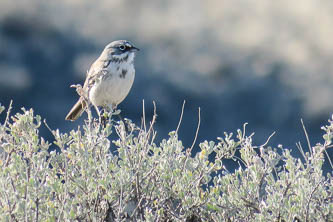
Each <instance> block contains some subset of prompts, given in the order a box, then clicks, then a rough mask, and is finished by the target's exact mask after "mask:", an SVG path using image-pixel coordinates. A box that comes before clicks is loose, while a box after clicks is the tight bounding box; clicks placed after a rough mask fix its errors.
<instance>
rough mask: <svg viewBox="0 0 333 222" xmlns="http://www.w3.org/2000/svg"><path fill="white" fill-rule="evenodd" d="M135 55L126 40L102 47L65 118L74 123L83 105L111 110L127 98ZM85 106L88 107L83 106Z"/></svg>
mask: <svg viewBox="0 0 333 222" xmlns="http://www.w3.org/2000/svg"><path fill="white" fill-rule="evenodd" d="M137 51H139V49H138V48H136V47H135V46H133V44H132V43H130V42H129V41H127V40H117V41H114V42H111V43H110V44H108V45H107V46H105V48H104V50H103V52H102V53H101V55H100V56H99V57H98V59H97V60H96V61H95V62H94V63H93V64H92V65H91V67H90V69H89V71H88V72H87V76H86V80H85V82H84V85H83V87H82V88H81V91H82V94H83V95H81V94H80V93H79V94H80V96H81V97H80V99H79V100H78V101H77V103H76V104H75V105H74V106H73V108H72V109H71V110H70V111H69V113H68V114H67V116H66V118H65V119H66V120H71V121H75V120H76V119H77V118H79V117H80V116H81V115H82V113H83V111H84V110H85V109H86V107H87V105H88V106H89V105H91V104H92V105H93V106H94V107H95V108H96V111H97V112H98V115H100V113H99V110H98V107H103V108H109V109H111V110H113V109H115V108H116V107H117V105H118V104H119V103H121V102H122V101H123V100H124V99H125V98H126V96H127V95H128V93H129V91H130V89H131V87H132V85H133V81H134V77H135V69H134V57H135V53H136V52H137ZM87 103H88V104H87Z"/></svg>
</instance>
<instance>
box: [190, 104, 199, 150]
mask: <svg viewBox="0 0 333 222" xmlns="http://www.w3.org/2000/svg"><path fill="white" fill-rule="evenodd" d="M200 122H201V117H200V107H199V112H198V126H197V130H196V132H195V137H194V140H193V143H192V146H191V148H190V152H192V149H193V147H194V145H195V142H196V141H197V138H198V134H199V129H200Z"/></svg>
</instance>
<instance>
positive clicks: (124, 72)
mask: <svg viewBox="0 0 333 222" xmlns="http://www.w3.org/2000/svg"><path fill="white" fill-rule="evenodd" d="M126 74H127V69H122V70H121V74H120V75H119V77H120V78H122V79H124V78H125V76H126Z"/></svg>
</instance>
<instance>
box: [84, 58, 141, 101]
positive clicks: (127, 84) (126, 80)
mask: <svg viewBox="0 0 333 222" xmlns="http://www.w3.org/2000/svg"><path fill="white" fill-rule="evenodd" d="M102 71H104V72H105V73H104V74H103V75H102V76H101V77H100V78H99V80H98V81H96V83H95V84H94V85H93V86H92V88H91V89H90V92H89V99H90V101H91V102H92V104H93V105H95V106H110V105H112V106H116V105H118V104H119V103H121V102H122V101H123V100H124V99H125V98H126V96H127V95H128V93H129V91H130V89H131V87H132V85H133V82H134V77H135V70H134V66H133V64H131V65H128V64H110V66H109V67H107V68H106V69H104V70H102Z"/></svg>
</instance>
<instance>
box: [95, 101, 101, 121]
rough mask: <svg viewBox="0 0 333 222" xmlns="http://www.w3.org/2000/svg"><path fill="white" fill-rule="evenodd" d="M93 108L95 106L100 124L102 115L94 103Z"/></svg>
mask: <svg viewBox="0 0 333 222" xmlns="http://www.w3.org/2000/svg"><path fill="white" fill-rule="evenodd" d="M94 108H95V110H96V113H97V115H98V122H99V124H101V123H102V116H101V112H100V111H99V109H98V107H97V106H95V105H94Z"/></svg>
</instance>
